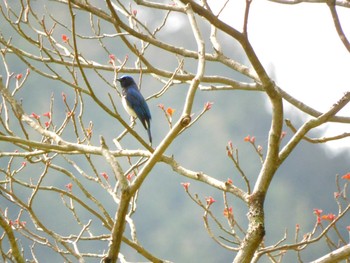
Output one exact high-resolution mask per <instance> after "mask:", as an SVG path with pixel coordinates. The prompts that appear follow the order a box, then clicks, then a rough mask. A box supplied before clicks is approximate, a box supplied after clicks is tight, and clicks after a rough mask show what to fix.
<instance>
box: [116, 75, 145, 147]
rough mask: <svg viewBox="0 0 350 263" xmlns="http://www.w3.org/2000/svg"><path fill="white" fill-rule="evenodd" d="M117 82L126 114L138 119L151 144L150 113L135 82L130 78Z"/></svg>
mask: <svg viewBox="0 0 350 263" xmlns="http://www.w3.org/2000/svg"><path fill="white" fill-rule="evenodd" d="M117 80H118V81H119V82H120V85H121V87H122V103H123V106H124V108H125V110H126V112H127V113H128V114H129V115H130V116H132V117H134V118H136V117H138V118H139V120H140V121H141V123H142V125H143V127H145V129H146V130H147V133H148V138H149V141H150V143H151V144H152V135H151V112H150V111H149V108H148V105H147V103H146V101H145V99H144V97H143V96H142V94H141V92H140V91H139V88H138V87H137V84H136V83H135V80H134V79H133V78H132V77H130V76H122V77H120V78H118V79H117Z"/></svg>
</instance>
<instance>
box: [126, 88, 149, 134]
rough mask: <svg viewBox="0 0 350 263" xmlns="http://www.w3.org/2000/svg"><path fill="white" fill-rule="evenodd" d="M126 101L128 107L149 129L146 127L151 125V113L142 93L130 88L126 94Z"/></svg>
mask: <svg viewBox="0 0 350 263" xmlns="http://www.w3.org/2000/svg"><path fill="white" fill-rule="evenodd" d="M125 99H126V102H127V104H128V106H129V107H130V108H132V109H133V110H134V111H135V113H136V115H137V117H138V118H139V119H140V121H141V122H142V124H143V126H145V128H146V129H147V128H148V127H146V125H147V126H148V125H149V121H150V119H151V113H150V110H149V108H148V105H147V103H146V101H145V99H144V98H143V96H142V94H141V93H140V91H139V90H138V89H137V88H134V87H132V88H129V89H128V90H127V92H126V96H125Z"/></svg>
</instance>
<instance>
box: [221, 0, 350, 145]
mask: <svg viewBox="0 0 350 263" xmlns="http://www.w3.org/2000/svg"><path fill="white" fill-rule="evenodd" d="M217 2H221V3H222V2H224V1H217ZM244 6H245V0H235V1H230V2H229V4H228V6H227V9H226V11H225V12H223V13H222V15H221V16H220V18H221V19H222V20H224V21H225V22H226V23H229V24H230V25H232V26H234V27H235V28H237V29H241V28H242V22H243V15H244ZM337 11H338V14H339V17H340V21H341V24H342V27H343V31H344V32H345V34H346V35H347V37H348V38H349V39H350V9H346V8H341V7H337ZM248 34H249V39H250V41H251V43H252V45H253V47H254V49H255V51H256V53H257V54H258V56H259V58H260V60H261V61H262V63H263V64H264V66H265V67H266V68H267V69H268V71H271V70H272V69H273V70H274V76H275V81H276V83H277V84H278V85H279V86H280V87H281V88H282V89H284V90H285V91H287V92H288V93H289V94H291V95H293V96H294V97H295V98H297V99H298V100H301V101H303V102H304V103H306V104H307V105H309V106H311V107H313V108H314V109H316V110H319V111H326V110H327V109H329V108H330V107H331V106H332V104H334V103H335V102H336V101H337V100H339V99H340V98H341V96H342V95H343V93H344V92H345V91H347V90H350V53H349V52H348V51H347V50H346V48H345V47H344V46H343V44H342V42H341V40H340V39H339V37H338V35H337V33H336V30H335V27H334V24H333V20H332V17H331V14H330V11H329V9H328V7H327V5H326V4H306V3H303V4H298V5H282V4H277V3H272V2H268V1H265V0H259V1H253V3H252V6H251V10H250V19H249V27H248ZM269 69H270V70H269ZM285 108H286V111H288V110H290V108H289V107H288V106H286V107H285ZM293 111H296V110H295V109H294V110H293ZM340 113H341V115H345V116H350V105H347V107H345V108H344V109H343V110H342V111H341V112H340ZM324 127H325V128H324V130H325V135H337V134H339V133H343V132H350V125H334V124H332V125H327V127H326V126H324ZM327 145H329V146H330V147H331V148H334V147H336V148H338V147H347V146H348V145H350V139H347V140H342V141H340V142H337V143H334V142H333V143H327Z"/></svg>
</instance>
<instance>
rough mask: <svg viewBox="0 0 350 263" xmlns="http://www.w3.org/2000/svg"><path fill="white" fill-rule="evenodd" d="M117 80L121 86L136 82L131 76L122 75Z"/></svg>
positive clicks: (124, 86)
mask: <svg viewBox="0 0 350 263" xmlns="http://www.w3.org/2000/svg"><path fill="white" fill-rule="evenodd" d="M117 80H118V81H119V82H120V85H121V86H122V88H128V87H129V86H131V85H134V84H136V83H135V80H134V79H133V78H132V77H131V76H122V77H120V78H118V79H117Z"/></svg>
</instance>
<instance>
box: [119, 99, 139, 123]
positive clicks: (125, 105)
mask: <svg viewBox="0 0 350 263" xmlns="http://www.w3.org/2000/svg"><path fill="white" fill-rule="evenodd" d="M122 104H123V107H124V109H125V110H126V112H127V113H128V114H129V115H130V116H132V117H135V118H136V117H137V115H136V113H135V111H134V110H133V109H132V108H131V107H130V106H129V105H128V103H127V101H126V99H125V96H123V98H122Z"/></svg>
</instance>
